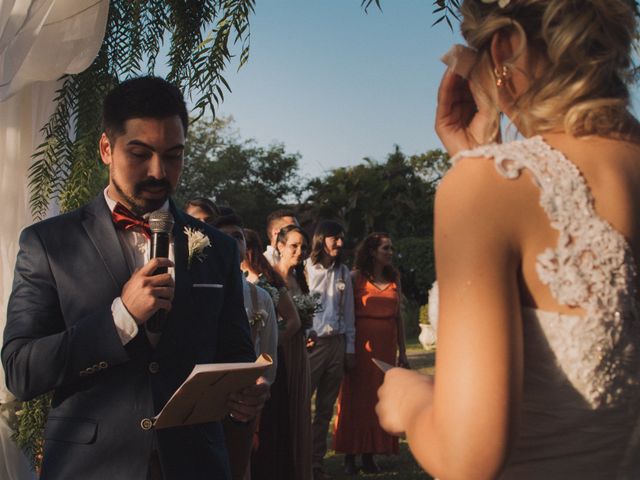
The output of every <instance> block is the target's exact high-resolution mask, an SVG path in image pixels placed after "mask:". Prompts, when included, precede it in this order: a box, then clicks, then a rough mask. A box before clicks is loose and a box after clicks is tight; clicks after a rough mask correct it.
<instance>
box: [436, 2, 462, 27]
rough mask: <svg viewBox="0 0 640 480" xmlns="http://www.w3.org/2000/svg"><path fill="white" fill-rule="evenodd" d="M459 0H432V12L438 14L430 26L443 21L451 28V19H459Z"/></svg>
mask: <svg viewBox="0 0 640 480" xmlns="http://www.w3.org/2000/svg"><path fill="white" fill-rule="evenodd" d="M460 3H461V2H460V0H433V14H434V15H439V16H438V18H436V20H435V21H434V22H433V24H432V25H431V26H434V25H437V24H438V23H440V22H442V21H445V22H447V25H449V28H450V29H451V30H453V23H452V21H451V19H454V20H459V17H458V9H459V8H460Z"/></svg>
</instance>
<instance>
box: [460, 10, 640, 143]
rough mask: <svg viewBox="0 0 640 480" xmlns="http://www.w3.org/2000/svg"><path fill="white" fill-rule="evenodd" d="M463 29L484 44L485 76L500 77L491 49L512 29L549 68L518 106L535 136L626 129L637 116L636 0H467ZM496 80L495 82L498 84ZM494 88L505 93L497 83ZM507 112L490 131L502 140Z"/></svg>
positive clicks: (517, 117)
mask: <svg viewBox="0 0 640 480" xmlns="http://www.w3.org/2000/svg"><path fill="white" fill-rule="evenodd" d="M460 11H461V14H462V23H461V31H462V35H463V36H464V38H465V39H466V41H467V42H468V44H469V45H470V46H471V47H474V48H476V49H478V51H479V52H480V58H479V61H478V63H477V66H476V69H477V74H478V75H483V76H484V75H492V66H491V61H490V57H489V55H490V53H489V47H490V42H491V38H492V36H493V34H494V33H495V32H496V31H498V30H500V29H502V28H507V29H509V28H512V29H515V31H516V32H518V33H519V34H520V37H521V38H522V40H523V42H522V49H520V50H519V51H517V52H515V54H514V57H513V58H512V59H510V61H505V65H506V66H508V67H512V68H513V63H512V62H513V61H514V60H515V59H516V58H517V57H518V56H520V55H521V54H522V53H523V50H524V47H525V45H526V46H527V47H528V48H529V52H530V53H531V54H532V55H534V58H536V59H537V60H539V61H541V62H542V63H543V65H544V68H541V69H540V73H538V74H536V77H535V78H531V79H530V85H529V88H528V90H527V91H526V92H525V93H524V94H522V95H521V96H520V97H519V98H518V99H517V100H516V103H515V105H514V107H515V108H514V115H513V118H512V120H513V122H514V123H515V124H516V125H517V126H518V128H519V130H520V131H521V133H523V134H524V135H525V136H530V135H533V134H535V133H542V132H546V131H550V130H553V129H557V128H558V127H562V128H563V129H564V130H565V131H566V132H567V133H570V134H572V135H574V136H584V135H592V134H599V135H606V134H608V133H610V132H614V131H620V130H623V129H624V128H625V127H626V126H627V125H628V121H629V119H630V116H629V89H628V84H629V83H630V81H631V80H632V76H633V75H632V73H633V64H632V61H631V54H632V48H633V46H632V43H633V40H634V37H635V33H636V8H635V2H634V1H632V0H588V1H587V0H511V1H510V2H509V4H508V5H506V6H505V7H504V8H500V7H499V6H498V4H497V3H489V4H485V3H484V2H482V1H481V0H464V2H463V4H462V6H461V7H460ZM491 83H492V84H493V82H491ZM493 88H494V91H493V92H487V93H488V94H489V95H490V96H491V97H492V98H497V93H498V92H497V87H495V85H494V87H493ZM498 129H499V118H498V117H497V116H496V119H495V121H494V124H493V125H491V126H490V128H489V132H487V138H488V139H495V138H496V135H497V132H498Z"/></svg>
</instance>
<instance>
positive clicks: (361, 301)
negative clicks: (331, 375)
mask: <svg viewBox="0 0 640 480" xmlns="http://www.w3.org/2000/svg"><path fill="white" fill-rule="evenodd" d="M351 277H352V279H353V290H354V298H355V316H356V340H355V354H356V366H355V368H354V369H353V370H352V371H351V372H350V373H347V374H346V375H345V376H344V378H343V379H342V385H341V387H340V394H339V396H338V415H337V416H336V421H335V433H334V450H335V451H336V452H340V453H345V462H344V466H345V473H347V474H348V475H353V474H355V473H357V471H358V468H357V467H356V462H355V455H361V456H362V470H363V471H364V472H365V473H377V472H378V471H379V468H378V466H377V464H376V462H375V460H374V457H373V455H374V454H386V455H388V454H397V453H398V437H396V436H392V435H389V434H388V433H386V432H385V431H384V430H382V428H381V427H380V424H379V422H378V416H377V415H376V412H375V406H376V403H377V401H378V396H377V390H378V388H379V387H380V385H382V381H383V380H384V373H383V372H382V371H381V370H380V369H379V368H378V367H377V366H376V365H375V364H374V363H373V362H372V359H374V358H375V359H378V360H382V361H383V362H386V363H389V364H391V365H395V364H397V365H400V366H403V367H405V368H408V367H409V361H408V359H407V353H406V347H405V335H404V324H403V322H402V316H401V315H400V300H401V298H402V296H401V291H400V275H399V273H398V271H397V270H396V269H395V268H394V267H393V244H392V242H391V238H390V237H389V235H388V234H387V233H372V234H370V235H368V236H367V237H366V238H365V239H364V240H363V241H362V242H361V243H360V245H359V246H358V248H357V249H356V256H355V261H354V269H353V271H352V272H351ZM396 355H397V361H396Z"/></svg>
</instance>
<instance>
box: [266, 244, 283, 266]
mask: <svg viewBox="0 0 640 480" xmlns="http://www.w3.org/2000/svg"><path fill="white" fill-rule="evenodd" d="M264 256H265V257H266V258H267V260H268V261H269V263H270V264H271V265H272V266H273V265H276V264H277V263H278V262H280V253H279V252H278V250H276V249H275V248H273V247H272V246H271V245H267V249H266V250H265V251H264Z"/></svg>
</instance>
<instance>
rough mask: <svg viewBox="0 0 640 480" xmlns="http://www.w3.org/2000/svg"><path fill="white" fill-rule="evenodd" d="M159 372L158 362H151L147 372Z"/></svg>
mask: <svg viewBox="0 0 640 480" xmlns="http://www.w3.org/2000/svg"><path fill="white" fill-rule="evenodd" d="M159 371H160V364H159V363H158V362H151V363H150V364H149V372H151V373H158V372H159Z"/></svg>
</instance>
